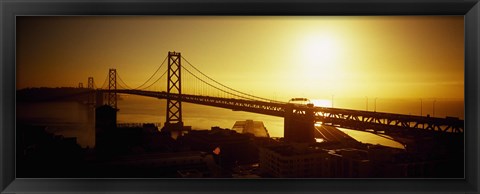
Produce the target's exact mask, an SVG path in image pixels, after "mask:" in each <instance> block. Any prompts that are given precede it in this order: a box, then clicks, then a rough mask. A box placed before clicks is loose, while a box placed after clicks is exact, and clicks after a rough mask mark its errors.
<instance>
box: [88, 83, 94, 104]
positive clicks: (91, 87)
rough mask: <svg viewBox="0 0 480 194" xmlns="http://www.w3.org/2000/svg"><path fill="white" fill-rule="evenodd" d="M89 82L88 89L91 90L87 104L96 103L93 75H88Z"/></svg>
mask: <svg viewBox="0 0 480 194" xmlns="http://www.w3.org/2000/svg"><path fill="white" fill-rule="evenodd" d="M87 83H88V84H87V89H88V90H90V92H89V93H88V101H87V104H89V105H92V104H95V92H94V90H95V87H94V86H93V77H88V82H87Z"/></svg>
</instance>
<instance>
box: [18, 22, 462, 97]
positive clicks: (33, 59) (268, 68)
mask: <svg viewBox="0 0 480 194" xmlns="http://www.w3.org/2000/svg"><path fill="white" fill-rule="evenodd" d="M16 21H17V23H16V26H17V34H16V35H17V36H16V45H17V53H16V54H17V55H16V57H17V58H16V59H17V61H16V62H17V64H16V67H17V89H21V88H25V87H42V86H45V87H65V86H66V87H76V86H77V85H78V83H79V82H83V83H84V85H86V82H87V78H88V77H90V76H92V77H94V79H95V82H96V83H97V85H101V83H102V82H103V81H104V80H105V77H106V76H107V73H108V69H109V68H116V69H117V71H118V73H119V74H120V75H121V77H122V79H123V80H124V81H125V82H126V83H127V84H129V85H130V86H133V87H136V86H138V85H140V84H142V83H143V82H144V81H145V80H147V79H148V78H149V77H150V75H152V73H153V72H154V71H155V70H156V69H157V67H158V66H159V65H160V64H161V63H162V61H163V59H164V58H165V57H166V55H167V53H168V51H177V52H181V53H182V56H183V57H185V58H186V59H188V61H190V62H191V63H192V64H193V65H195V66H196V67H197V68H198V69H200V70H201V71H202V72H204V73H205V74H207V75H209V76H211V77H212V78H214V79H215V80H217V81H219V82H220V83H222V84H225V85H227V86H230V87H232V88H235V89H237V90H240V91H244V92H247V93H253V94H255V95H257V96H262V97H266V98H273V97H274V98H276V99H278V100H288V99H289V98H292V97H307V98H311V99H320V98H327V99H329V98H330V97H331V96H332V95H335V97H336V98H337V97H338V98H342V97H344V98H364V97H365V96H370V97H379V98H462V99H463V98H464V18H463V16H361V17H358V16H335V17H334V16H328V17H327V16H288V17H286V16H281V17H280V16H268V17H266V16H235V17H234V16H228V17H226V16H108V17H107V16H95V17H93V16H92V17H90V16H70V17H68V16H67V17H63V16H62V17H30V16H28V17H27V16H18V17H17V20H16ZM98 83H100V84H98Z"/></svg>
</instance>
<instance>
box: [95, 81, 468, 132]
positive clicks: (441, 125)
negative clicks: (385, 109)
mask: <svg viewBox="0 0 480 194" xmlns="http://www.w3.org/2000/svg"><path fill="white" fill-rule="evenodd" d="M98 91H101V92H109V90H98ZM116 92H117V93H124V94H133V95H140V96H148V97H155V98H159V99H168V98H170V99H177V100H178V99H180V100H181V101H182V102H189V103H194V104H201V105H207V106H214V107H220V108H226V109H232V110H236V111H245V112H252V113H258V114H264V115H270V116H277V117H285V110H286V109H287V106H293V111H294V112H293V114H295V115H298V116H299V117H302V116H305V114H306V112H309V111H308V110H312V109H313V112H314V120H315V122H322V123H323V125H329V126H335V127H342V128H349V129H355V130H361V131H365V130H366V129H371V130H374V131H381V132H384V133H385V134H398V133H404V132H411V133H418V132H439V133H442V132H449V133H463V131H464V121H463V120H460V119H458V118H437V117H425V116H412V115H402V114H394V113H382V112H372V111H360V110H350V109H340V108H325V107H308V106H306V105H298V104H295V105H292V104H289V103H284V102H266V101H256V100H242V99H234V98H220V97H210V96H200V95H189V94H181V96H180V98H179V96H178V94H169V93H167V92H155V91H144V90H116ZM371 130H370V131H371Z"/></svg>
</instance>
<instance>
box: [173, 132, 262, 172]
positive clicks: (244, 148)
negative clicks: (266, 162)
mask: <svg viewBox="0 0 480 194" xmlns="http://www.w3.org/2000/svg"><path fill="white" fill-rule="evenodd" d="M252 136H253V135H251V134H240V133H237V132H235V131H233V130H228V129H221V128H218V127H212V129H211V130H192V131H190V132H189V133H188V134H186V135H184V136H183V137H181V138H179V139H177V140H179V141H181V143H182V144H185V145H186V146H188V147H190V149H192V150H198V151H204V152H207V153H212V151H213V150H214V149H216V148H217V147H218V148H219V149H220V154H219V155H218V156H216V160H217V162H218V163H219V164H221V165H222V166H233V165H234V164H248V163H255V162H257V161H258V149H257V148H256V146H255V144H254V142H253V140H252Z"/></svg>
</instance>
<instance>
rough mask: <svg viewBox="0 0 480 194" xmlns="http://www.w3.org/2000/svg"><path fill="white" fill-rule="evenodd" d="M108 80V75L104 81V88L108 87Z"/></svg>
mask: <svg viewBox="0 0 480 194" xmlns="http://www.w3.org/2000/svg"><path fill="white" fill-rule="evenodd" d="M107 81H108V75H107V77H105V81H104V82H103V84H102V87H101V89H104V88H106V87H107Z"/></svg>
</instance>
